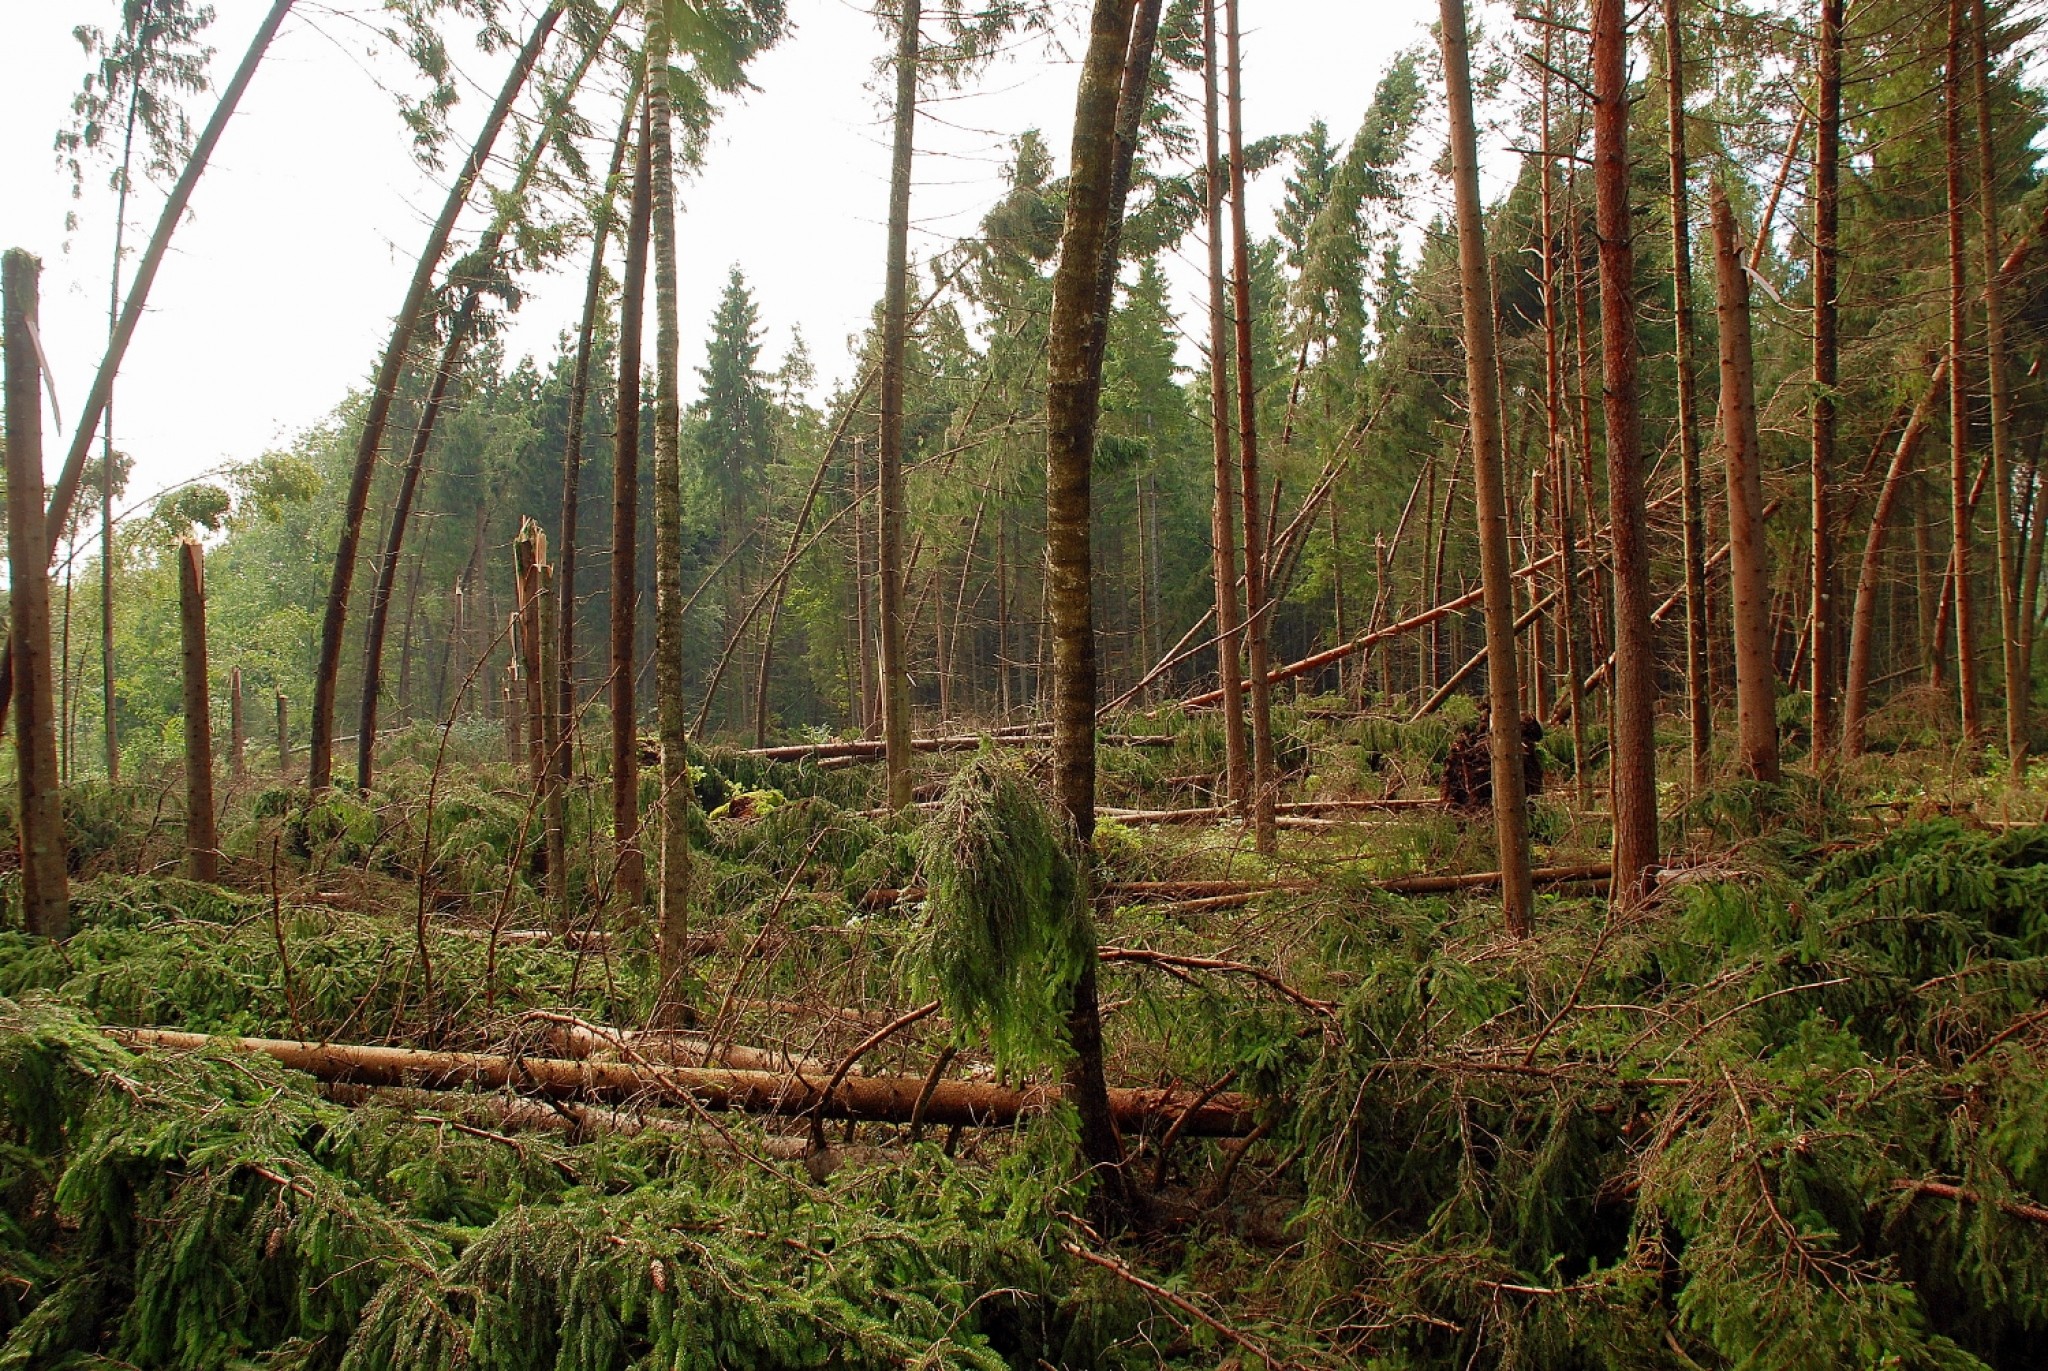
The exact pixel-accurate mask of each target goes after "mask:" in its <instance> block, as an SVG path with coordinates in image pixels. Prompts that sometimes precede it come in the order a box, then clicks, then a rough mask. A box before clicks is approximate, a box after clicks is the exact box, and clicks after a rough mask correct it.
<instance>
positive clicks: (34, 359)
mask: <svg viewBox="0 0 2048 1371" xmlns="http://www.w3.org/2000/svg"><path fill="white" fill-rule="evenodd" d="M42 270H43V264H42V263H41V262H39V261H38V260H36V258H34V257H33V256H31V255H30V254H28V253H26V252H24V251H22V250H21V249H19V248H14V249H10V250H9V251H8V252H7V253H6V254H5V256H4V257H0V339H4V343H5V348H6V381H5V398H6V402H7V418H6V434H7V450H6V455H7V562H8V568H7V569H8V577H9V582H8V595H7V624H8V632H9V633H10V635H11V640H12V642H13V643H14V644H15V647H16V650H17V652H18V654H19V661H18V665H19V668H20V670H19V675H20V678H21V685H22V689H21V692H20V694H21V699H20V701H19V704H20V708H18V709H16V710H15V711H14V758H15V765H14V774H15V828H16V831H17V833H18V835H19V837H20V841H21V908H22V915H23V919H24V921H25V922H26V924H27V926H28V931H29V933H30V934H31V935H33V936H36V937H42V938H59V939H61V938H64V937H66V936H68V935H69V933H70V931H71V892H70V883H69V879H68V877H67V876H66V874H65V868H64V800H63V789H62V786H61V784H60V783H59V780H58V771H57V720H56V716H55V700H54V698H53V697H54V694H55V690H54V681H53V679H52V677H53V672H52V669H51V665H50V542H51V540H50V537H49V532H48V530H49V529H50V528H51V527H58V526H59V525H48V524H45V523H44V511H43V396H42V379H43V371H42V364H41V359H40V357H39V356H38V355H37V354H38V352H39V348H38V347H37V345H36V343H35V342H34V338H35V336H36V324H37V318H38V315H39V313H40V298H39V297H40V293H41V281H40V279H39V278H40V277H41V275H42Z"/></svg>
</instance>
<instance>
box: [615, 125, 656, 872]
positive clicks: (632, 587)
mask: <svg viewBox="0 0 2048 1371" xmlns="http://www.w3.org/2000/svg"><path fill="white" fill-rule="evenodd" d="M650 103H651V102H650V101H647V100H642V101H641V103H640V137H639V146H638V147H637V148H635V149H634V153H633V208H632V211H631V214H630V216H629V219H628V222H627V227H626V277H625V280H624V281H623V282H622V283H621V285H620V291H619V398H618V404H617V406H616V409H617V414H616V415H615V416H614V418H613V421H612V422H613V428H612V588H611V664H610V668H609V671H610V687H611V715H612V719H611V724H612V841H613V843H614V844H615V846H616V848H617V857H616V859H615V860H616V861H617V863H618V871H617V874H616V880H617V882H618V891H619V896H620V898H621V899H623V900H624V901H625V902H626V903H627V904H628V905H639V904H642V903H645V901H646V899H647V862H646V858H645V857H644V856H643V855H642V850H641V846H640V738H639V729H638V723H639V713H638V708H637V706H636V704H635V700H634V671H633V665H634V654H633V648H634V643H635V641H636V636H637V633H638V614H637V612H636V611H637V609H638V602H639V590H640V329H641V315H642V314H643V313H645V303H646V290H647V239H648V234H649V233H650V231H651V230H652V228H653V223H654V210H653V190H652V178H653V174H654V173H653V144H654V138H653V133H652V122H651V121H652V118H653V114H652V111H651V110H650V109H649V108H648V106H649V104H650Z"/></svg>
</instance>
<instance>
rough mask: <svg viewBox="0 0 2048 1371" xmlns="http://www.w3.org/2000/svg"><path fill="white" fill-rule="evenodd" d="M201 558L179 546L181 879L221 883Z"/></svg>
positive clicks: (192, 542) (188, 542)
mask: <svg viewBox="0 0 2048 1371" xmlns="http://www.w3.org/2000/svg"><path fill="white" fill-rule="evenodd" d="M204 558H205V553H204V552H203V550H202V549H201V548H200V546H199V543H198V540H196V539H193V538H186V539H184V540H183V541H181V542H180V543H179V544H178V630H179V633H178V636H179V639H180V641H181V642H182V644H183V649H184V651H183V661H184V676H185V874H186V875H187V876H189V877H190V878H191V879H193V880H195V881H214V880H218V879H220V837H219V835H218V833H216V832H215V829H214V820H213V718H212V713H211V704H212V701H211V697H210V693H209V692H208V690H207V682H206V571H205V561H204Z"/></svg>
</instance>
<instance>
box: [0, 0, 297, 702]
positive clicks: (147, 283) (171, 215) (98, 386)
mask: <svg viewBox="0 0 2048 1371" xmlns="http://www.w3.org/2000/svg"><path fill="white" fill-rule="evenodd" d="M291 8H292V0H276V3H274V4H272V5H271V7H270V11H269V13H267V14H266V15H265V16H264V18H263V22H262V23H261V24H260V25H258V26H257V29H256V33H255V36H254V37H252V38H251V39H250V40H249V46H248V48H247V50H246V51H244V52H243V54H242V61H241V64H240V65H239V66H237V67H236V68H235V74H234V75H233V76H232V77H230V78H229V79H228V83H227V86H226V87H225V88H224V89H223V90H222V91H221V93H220V101H219V102H218V103H217V104H216V105H215V106H214V108H213V114H212V115H211V116H210V117H209V118H208V119H207V121H206V127H205V128H204V129H202V130H200V133H199V137H198V138H197V139H196V140H195V141H194V142H193V144H192V151H191V153H190V154H189V155H188V156H187V157H186V158H185V165H184V168H183V169H182V170H180V171H179V173H178V180H177V183H176V184H175V185H173V186H172V187H171V193H170V194H169V195H168V196H166V197H165V199H164V206H163V209H162V210H161V211H160V212H159V213H158V215H157V220H156V229H155V231H154V232H152V233H151V234H150V237H149V245H148V246H147V247H145V248H144V249H143V252H142V260H141V261H140V262H138V263H137V264H136V267H135V275H134V277H133V278H132V279H131V280H130V281H129V283H128V298H127V300H126V301H125V302H124V303H123V304H122V306H121V319H120V323H119V324H118V325H117V326H116V327H115V329H114V336H113V337H112V338H111V339H110V340H109V341H108V343H107V351H106V355H105V356H103V357H102V358H100V365H99V370H98V371H96V372H95V373H93V378H92V389H91V390H89V391H87V392H86V396H85V404H84V406H83V408H82V409H81V411H80V413H79V416H78V423H77V426H76V427H75V428H73V429H72V431H71V447H70V450H69V451H67V452H66V453H65V454H64V465H63V466H62V467H61V468H60V469H59V470H58V472H57V483H56V484H55V485H54V486H52V487H51V489H50V501H49V506H48V511H47V513H46V514H45V516H44V519H43V526H44V527H45V528H48V529H57V528H63V527H65V526H66V524H68V523H69V521H70V518H71V505H72V501H73V500H74V499H75V498H76V497H77V494H78V482H79V478H80V477H81V476H82V475H83V474H84V472H85V459H86V454H87V453H89V452H91V451H92V440H93V437H94V436H95V434H96V433H97V432H98V430H99V425H100V420H101V418H102V417H103V416H104V415H105V414H106V411H107V407H108V406H109V405H110V404H111V403H112V402H113V395H114V377H115V376H116V375H117V374H118V373H119V372H120V370H121V359H122V358H123V357H125V356H126V355H127V353H128V345H129V343H130V342H132V341H133V340H134V337H135V329H136V327H137V325H139V324H140V323H141V322H142V313H143V310H144V308H145V307H146V306H147V305H148V303H149V290H150V287H151V286H152V285H154V284H155V282H156V273H157V268H159V267H161V266H162V265H163V260H164V255H165V253H166V252H168V251H169V249H170V246H171V235H172V234H173V233H175V232H176V231H177V228H178V225H179V224H180V223H182V222H184V218H185V208H186V206H187V205H189V204H190V203H191V202H192V192H193V190H194V189H196V188H197V186H198V185H199V178H200V176H201V175H202V174H204V173H205V171H206V166H207V163H208V162H209V161H210V160H212V157H213V150H214V148H215V147H216V146H218V144H219V143H220V139H221V134H222V133H224V132H225V131H226V130H227V126H228V120H229V119H230V118H232V117H233V116H234V113H235V107H236V106H237V105H239V104H240V103H241V101H242V93H243V92H244V91H246V90H248V88H249V82H250V81H251V79H253V78H254V77H255V75H256V68H257V67H258V66H260V65H261V64H262V62H263V55H264V53H266V52H268V51H269V49H270V40H271V39H273V38H275V37H276V36H277V30H278V27H279V26H280V25H281V24H283V23H284V19H285V16H286V15H287V14H289V13H290V12H291ZM38 470H39V471H40V468H38ZM38 484H40V477H39V478H38ZM103 531H104V530H103ZM55 551H56V544H55V543H54V542H51V543H49V544H48V545H47V547H46V550H45V555H46V556H53V555H54V554H55ZM13 654H14V645H13V640H12V638H10V639H9V640H8V642H7V643H6V644H4V645H0V721H4V720H5V718H6V714H7V706H8V704H9V702H10V701H11V700H12V699H13V698H14V667H13Z"/></svg>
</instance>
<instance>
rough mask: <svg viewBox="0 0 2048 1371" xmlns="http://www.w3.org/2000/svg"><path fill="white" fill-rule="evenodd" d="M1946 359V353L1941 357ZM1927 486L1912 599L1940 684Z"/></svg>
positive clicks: (1933, 676) (1923, 647)
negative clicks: (1935, 632) (1935, 633)
mask: <svg viewBox="0 0 2048 1371" xmlns="http://www.w3.org/2000/svg"><path fill="white" fill-rule="evenodd" d="M1942 360H1943V361H1947V360H1948V359H1947V357H1946V356H1944V357H1943V358H1942ZM1927 501H1928V487H1927V485H1926V484H1925V483H1924V482H1922V483H1918V488H1917V489H1916V490H1915V492H1914V495H1913V600H1914V608H1915V609H1916V610H1917V611H1918V614H1919V619H1918V625H1917V626H1918V628H1919V644H1920V666H1921V668H1922V670H1924V671H1925V672H1926V673H1927V683H1928V684H1929V685H1934V686H1938V685H1940V684H1941V649H1940V646H1939V644H1938V640H1937V639H1936V638H1935V636H1934V618H1935V609H1934V601H1935V598H1936V592H1935V589H1934V520H1933V518H1932V517H1931V516H1930V515H1929V513H1928V509H1927Z"/></svg>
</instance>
